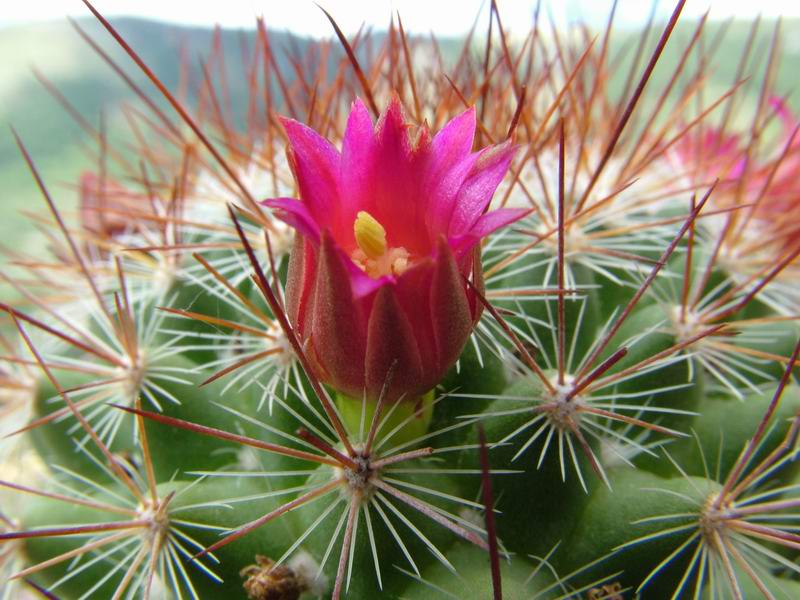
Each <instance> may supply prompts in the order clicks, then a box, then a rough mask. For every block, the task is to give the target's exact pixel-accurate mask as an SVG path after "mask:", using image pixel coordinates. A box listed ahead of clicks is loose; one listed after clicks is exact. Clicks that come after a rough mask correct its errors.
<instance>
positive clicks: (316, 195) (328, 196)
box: [281, 119, 341, 227]
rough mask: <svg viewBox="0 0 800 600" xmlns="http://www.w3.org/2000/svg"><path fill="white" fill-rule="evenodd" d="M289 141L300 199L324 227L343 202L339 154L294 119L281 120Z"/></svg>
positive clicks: (320, 137) (329, 144)
mask: <svg viewBox="0 0 800 600" xmlns="http://www.w3.org/2000/svg"><path fill="white" fill-rule="evenodd" d="M281 123H282V124H283V128H284V130H285V131H286V136H287V137H288V138H289V146H290V149H291V152H290V153H289V159H290V163H291V165H292V168H293V170H294V174H295V177H296V178H297V184H298V186H299V188H300V197H301V198H302V199H303V201H304V202H307V203H308V210H309V212H310V213H311V214H312V215H313V216H314V219H315V220H316V221H317V222H318V223H319V224H320V225H322V226H323V227H330V226H331V223H329V222H328V221H327V220H328V219H329V218H330V216H331V215H332V214H335V212H336V207H337V204H338V200H339V163H340V160H341V157H340V156H339V151H338V150H337V149H336V148H335V147H334V146H333V145H332V144H331V143H330V142H329V141H328V140H326V139H325V138H324V137H322V136H321V135H319V134H318V133H317V132H316V131H314V130H313V129H311V128H310V127H306V126H305V125H303V124H302V123H298V122H297V121H293V120H291V119H281Z"/></svg>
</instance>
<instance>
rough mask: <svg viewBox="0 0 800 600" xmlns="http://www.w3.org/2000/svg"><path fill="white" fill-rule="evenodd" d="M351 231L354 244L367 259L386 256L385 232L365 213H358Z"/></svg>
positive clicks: (381, 226) (363, 211)
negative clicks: (353, 234)
mask: <svg viewBox="0 0 800 600" xmlns="http://www.w3.org/2000/svg"><path fill="white" fill-rule="evenodd" d="M353 231H354V233H355V235H356V244H358V247H359V248H361V250H362V252H364V254H366V255H367V257H368V258H372V259H376V258H380V257H381V256H383V255H384V254H386V230H385V229H384V228H383V225H381V224H380V223H379V222H378V220H377V219H376V218H375V217H373V216H372V215H371V214H369V213H368V212H367V211H365V210H360V211H358V214H357V215H356V220H355V223H353Z"/></svg>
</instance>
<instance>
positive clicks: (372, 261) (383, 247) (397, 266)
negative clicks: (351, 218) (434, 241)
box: [351, 210, 409, 278]
mask: <svg viewBox="0 0 800 600" xmlns="http://www.w3.org/2000/svg"><path fill="white" fill-rule="evenodd" d="M353 233H354V234H355V238H356V244H357V245H358V248H356V249H355V250H354V251H353V254H352V255H351V258H352V259H353V262H354V263H356V264H357V265H358V266H359V268H361V270H363V271H364V272H365V273H366V274H367V275H369V276H370V277H376V278H377V277H383V276H384V275H400V274H402V273H403V271H405V270H406V269H407V268H408V257H409V254H408V250H406V249H405V248H403V247H402V246H399V247H397V248H390V247H389V246H388V244H387V243H386V230H385V229H384V228H383V225H381V224H380V222H379V221H378V220H377V219H376V218H375V217H373V216H372V215H371V214H369V213H368V212H367V211H365V210H361V211H359V212H358V214H357V215H356V220H355V222H354V223H353Z"/></svg>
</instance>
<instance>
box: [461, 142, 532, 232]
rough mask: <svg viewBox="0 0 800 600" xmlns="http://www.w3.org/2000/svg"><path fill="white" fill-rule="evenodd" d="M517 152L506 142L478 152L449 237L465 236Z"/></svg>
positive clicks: (490, 198) (463, 188) (463, 187)
mask: <svg viewBox="0 0 800 600" xmlns="http://www.w3.org/2000/svg"><path fill="white" fill-rule="evenodd" d="M516 151H517V149H516V147H515V146H512V145H511V144H510V143H508V142H506V143H504V144H500V145H498V146H492V147H489V148H486V149H485V150H482V151H481V152H480V158H479V159H478V162H477V164H476V165H475V170H474V172H473V174H472V175H471V176H470V177H469V178H468V179H467V180H466V181H465V182H464V185H463V186H462V187H461V190H460V191H459V193H458V197H457V200H456V203H455V208H454V210H453V214H452V216H451V218H450V226H449V230H448V234H449V236H450V237H458V236H461V235H464V234H466V233H467V232H468V231H469V230H470V229H471V228H472V226H473V225H474V224H475V222H476V221H477V220H478V218H479V217H480V216H481V215H482V214H483V213H484V211H485V210H486V207H487V206H489V202H491V200H492V196H493V195H494V192H495V190H497V186H498V185H500V182H501V181H502V180H503V177H505V175H506V173H507V172H508V168H509V166H510V165H511V160H512V159H513V158H514V154H515V153H516Z"/></svg>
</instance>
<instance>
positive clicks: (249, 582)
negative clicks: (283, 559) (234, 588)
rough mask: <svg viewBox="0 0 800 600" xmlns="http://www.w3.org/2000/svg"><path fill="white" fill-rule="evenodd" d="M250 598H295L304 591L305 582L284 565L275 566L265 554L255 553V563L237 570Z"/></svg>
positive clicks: (290, 599)
mask: <svg viewBox="0 0 800 600" xmlns="http://www.w3.org/2000/svg"><path fill="white" fill-rule="evenodd" d="M239 575H241V576H242V577H245V578H246V580H245V582H244V589H245V591H246V592H247V597H248V598H249V599H250V600H297V599H298V598H300V594H302V593H303V592H305V591H306V589H307V586H306V584H305V582H304V581H303V580H302V579H300V578H299V577H298V576H297V574H296V573H295V572H294V571H293V570H292V569H290V568H289V567H287V566H285V565H278V566H275V561H274V560H272V559H271V558H269V557H267V556H261V555H260V554H259V555H256V564H254V565H249V566H247V567H245V568H244V569H242V570H241V571H240V572H239Z"/></svg>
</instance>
